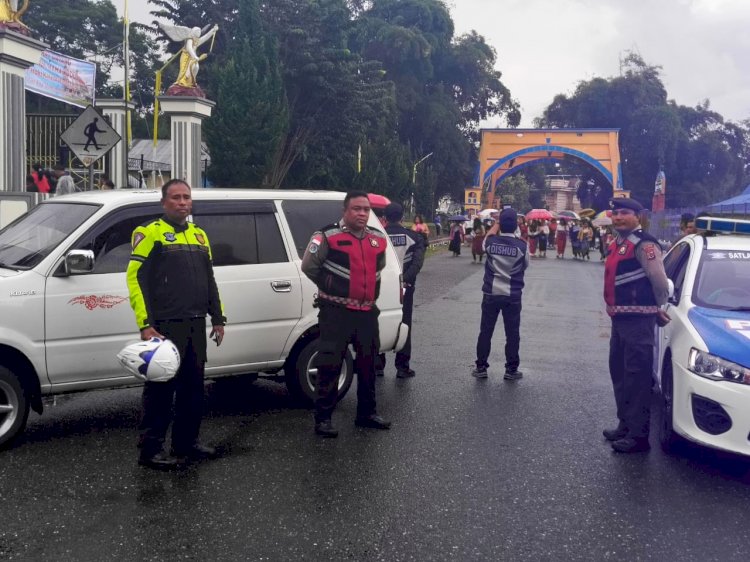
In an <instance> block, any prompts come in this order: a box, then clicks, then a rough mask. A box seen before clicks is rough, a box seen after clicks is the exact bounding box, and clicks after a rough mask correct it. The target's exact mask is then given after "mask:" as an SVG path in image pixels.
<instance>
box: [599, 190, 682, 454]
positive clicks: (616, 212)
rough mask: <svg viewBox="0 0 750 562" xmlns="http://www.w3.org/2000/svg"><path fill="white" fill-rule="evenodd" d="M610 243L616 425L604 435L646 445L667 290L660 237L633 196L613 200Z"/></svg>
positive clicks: (627, 447)
mask: <svg viewBox="0 0 750 562" xmlns="http://www.w3.org/2000/svg"><path fill="white" fill-rule="evenodd" d="M611 206H612V224H613V226H614V228H615V231H616V232H617V237H616V238H615V240H614V241H612V242H611V243H610V247H609V255H608V256H607V261H606V262H605V266H604V301H605V302H606V304H607V314H609V316H611V317H612V335H611V337H610V340H609V372H610V376H611V377H612V387H613V389H614V393H615V402H616V403H617V417H618V419H619V424H618V425H617V427H616V428H614V429H605V430H604V437H605V438H606V439H607V440H608V441H611V442H612V448H613V449H614V450H615V451H618V452H620V453H635V452H638V451H646V450H648V449H649V443H648V434H649V424H650V417H651V387H652V385H653V378H652V377H653V361H654V344H655V339H654V336H655V330H656V324H657V322H658V323H659V325H660V326H663V325H665V324H666V323H667V322H669V315H667V313H666V312H665V311H664V310H662V309H661V308H660V306H661V305H662V304H664V303H666V302H667V297H668V293H669V289H668V283H667V276H666V273H665V272H664V264H663V263H662V255H661V247H660V246H659V242H658V241H657V240H656V239H655V238H654V237H653V236H651V235H650V234H648V233H646V232H644V231H643V230H642V229H641V225H640V212H641V211H642V210H643V206H642V205H641V204H640V203H639V202H638V201H636V200H635V199H619V198H617V199H612V202H611Z"/></svg>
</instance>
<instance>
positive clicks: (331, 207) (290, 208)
mask: <svg viewBox="0 0 750 562" xmlns="http://www.w3.org/2000/svg"><path fill="white" fill-rule="evenodd" d="M343 204H344V203H343V201H320V200H317V201H301V200H296V199H289V200H286V201H284V202H283V203H282V204H281V208H282V210H283V211H284V216H285V217H286V221H287V222H288V223H289V228H290V229H291V231H292V238H293V239H294V246H295V248H297V253H298V254H299V257H300V258H302V256H304V255H305V249H306V248H307V244H308V242H310V237H311V236H312V235H313V232H315V231H316V230H320V229H321V228H323V227H324V226H327V225H329V224H333V223H335V222H338V221H340V220H341V216H342V215H343V214H344V209H343Z"/></svg>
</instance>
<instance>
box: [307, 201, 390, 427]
mask: <svg viewBox="0 0 750 562" xmlns="http://www.w3.org/2000/svg"><path fill="white" fill-rule="evenodd" d="M369 217H370V200H369V199H368V198H367V193H365V192H363V191H352V192H349V193H347V194H346V197H345V198H344V215H343V217H342V219H341V221H339V222H338V223H335V224H331V225H328V226H326V227H324V228H323V229H322V230H320V231H318V232H315V233H314V234H313V236H312V238H311V239H310V244H309V245H308V247H307V250H306V251H305V255H304V257H303V258H302V271H303V272H304V273H305V275H307V276H308V277H309V278H310V279H311V280H312V281H313V283H315V284H316V285H317V287H318V299H317V301H316V302H317V306H318V307H319V309H320V312H319V314H318V323H319V326H320V350H319V353H318V358H317V363H318V378H317V383H316V386H317V389H316V390H317V399H316V400H315V433H316V434H317V435H321V436H323V437H336V436H337V435H338V431H337V430H336V429H335V428H334V427H333V424H332V423H331V415H332V414H333V410H334V408H335V406H336V400H337V398H338V378H339V374H340V372H341V363H342V361H343V360H344V354H345V353H346V348H347V346H348V345H349V343H350V342H351V343H353V344H354V351H355V353H356V356H357V357H356V362H355V365H354V368H355V370H356V372H357V417H356V418H355V420H354V423H355V425H357V426H359V427H369V428H373V429H389V428H390V426H391V424H390V422H388V421H385V420H384V419H383V418H382V417H380V416H379V415H378V413H377V409H376V406H375V358H376V356H377V353H378V350H379V349H380V340H379V333H378V314H379V311H378V308H377V306H376V305H375V301H376V300H377V298H378V295H379V293H380V271H381V270H382V269H383V268H384V267H385V256H386V249H387V247H388V241H387V238H386V236H385V235H384V234H383V233H381V232H379V231H377V230H375V229H372V228H369V227H368V226H367V220H368V218H369Z"/></svg>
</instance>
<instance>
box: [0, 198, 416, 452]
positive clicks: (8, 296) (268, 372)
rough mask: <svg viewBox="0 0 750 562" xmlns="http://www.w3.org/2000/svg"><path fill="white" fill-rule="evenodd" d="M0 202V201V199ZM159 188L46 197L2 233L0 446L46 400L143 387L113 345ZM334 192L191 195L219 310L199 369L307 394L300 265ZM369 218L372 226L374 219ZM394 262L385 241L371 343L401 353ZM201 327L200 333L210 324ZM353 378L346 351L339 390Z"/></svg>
mask: <svg viewBox="0 0 750 562" xmlns="http://www.w3.org/2000/svg"><path fill="white" fill-rule="evenodd" d="M0 197H1V196H0ZM160 198H161V192H160V191H156V190H155V191H150V190H149V191H147V190H117V191H109V192H87V193H77V194H72V195H66V196H62V197H55V198H53V199H49V200H47V201H44V202H43V203H41V204H39V205H37V206H35V207H34V208H32V209H31V210H30V211H29V212H28V213H26V214H24V215H22V216H21V217H20V218H18V219H17V220H15V221H14V222H12V223H11V224H9V225H8V226H7V227H6V228H4V229H3V230H1V231H0V309H1V310H2V314H1V315H0V447H2V446H4V445H8V444H9V443H10V442H11V441H12V440H13V439H14V438H15V437H17V436H18V435H19V434H20V433H21V432H22V431H23V430H24V428H25V425H26V421H27V418H28V415H29V410H30V409H33V410H34V411H36V412H37V413H39V414H41V413H42V410H43V401H42V398H43V397H45V396H50V395H56V394H63V393H69V392H79V391H87V390H93V389H104V388H116V387H127V386H133V385H136V384H140V383H139V381H138V380H137V379H135V378H134V377H132V376H130V375H128V374H127V373H125V372H124V371H123V370H122V368H121V367H120V365H119V364H118V362H117V359H116V354H117V353H118V352H119V351H120V350H121V349H122V348H123V347H124V346H125V345H126V344H127V343H129V342H132V341H135V340H137V339H138V330H137V327H136V324H135V319H134V316H133V312H132V310H131V308H130V305H129V302H128V289H127V284H126V280H125V271H126V269H127V265H128V261H129V259H130V253H131V233H132V231H133V229H134V228H135V227H136V226H138V225H140V224H143V223H145V222H147V221H149V220H152V219H154V218H157V217H159V216H161V215H162V208H161V205H160V203H159V201H160ZM343 198H344V194H343V193H340V192H320V191H280V190H273V191H262V190H239V189H231V190H219V189H194V190H193V217H192V219H191V220H193V221H194V222H196V223H197V224H198V225H200V226H201V228H203V229H204V230H205V231H206V232H207V234H208V237H209V240H210V242H211V249H212V254H213V260H214V271H215V275H216V280H217V283H218V285H219V291H220V293H221V297H222V302H223V304H224V308H225V311H226V314H227V317H228V324H227V327H226V338H225V339H224V343H223V344H222V346H221V347H219V348H215V347H210V348H209V357H208V363H207V365H206V376H207V377H220V376H227V375H236V374H246V373H253V374H259V375H263V376H271V377H278V378H279V379H280V380H284V381H285V382H286V384H287V387H288V388H289V391H290V392H291V393H292V394H293V395H294V396H295V397H297V398H299V399H302V400H306V401H310V400H311V399H312V398H313V397H314V390H315V386H314V380H315V376H316V368H315V357H316V355H317V350H318V325H317V322H318V314H317V309H315V308H314V306H313V303H314V299H315V292H316V288H315V286H314V284H313V283H312V282H310V281H309V280H308V279H307V278H306V277H305V275H304V274H302V272H301V268H300V265H301V258H302V255H303V254H304V251H305V248H306V246H307V243H308V241H309V239H310V236H311V235H312V233H313V232H314V231H315V230H316V229H318V228H320V227H322V226H324V225H325V224H327V223H331V222H335V221H337V220H339V219H340V218H341V215H342V202H343ZM369 224H370V226H372V227H374V228H378V229H381V226H380V223H379V222H378V220H377V218H376V217H375V215H374V214H371V216H370V221H369ZM401 299H402V294H401V269H400V265H399V261H398V258H397V256H396V254H395V251H394V250H393V247H392V246H391V245H390V242H389V246H388V253H387V259H386V268H385V269H384V270H383V272H382V274H381V292H380V298H379V299H378V303H377V304H378V308H379V309H380V342H381V350H383V351H386V350H392V349H399V348H400V347H401V346H402V345H403V343H404V341H405V340H406V335H407V333H408V327H407V326H406V325H404V324H402V322H401ZM208 329H209V328H207V330H208ZM352 379H353V361H352V357H351V353H349V354H348V355H347V357H346V360H345V361H344V364H343V365H342V370H341V377H340V379H339V397H342V396H343V395H344V394H345V393H346V392H347V390H348V389H349V387H350V386H351V383H352Z"/></svg>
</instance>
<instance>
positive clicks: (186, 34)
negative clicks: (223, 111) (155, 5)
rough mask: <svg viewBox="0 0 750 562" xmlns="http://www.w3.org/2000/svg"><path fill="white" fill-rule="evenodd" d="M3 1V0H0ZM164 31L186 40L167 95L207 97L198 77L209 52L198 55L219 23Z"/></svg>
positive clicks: (163, 25)
mask: <svg viewBox="0 0 750 562" xmlns="http://www.w3.org/2000/svg"><path fill="white" fill-rule="evenodd" d="M0 1H2V0H0ZM159 26H160V27H161V28H162V31H164V33H166V34H167V37H169V38H170V39H171V40H172V41H184V42H185V44H184V45H183V47H182V49H181V50H180V72H179V74H178V75H177V80H176V81H175V82H174V84H172V85H171V86H170V87H169V88H168V89H167V95H198V96H200V97H205V94H204V93H203V90H201V89H200V86H198V82H197V81H196V77H197V76H198V70H199V68H200V65H199V64H198V63H199V62H201V61H203V60H205V59H206V57H207V56H208V54H206V53H203V54H202V55H198V47H200V46H201V45H203V43H205V42H206V41H208V40H209V39H212V38H213V37H214V36H215V35H216V32H217V31H218V30H219V26H218V25H214V26H213V27H210V28H209V26H206V27H204V28H203V29H201V28H200V27H192V28H190V27H183V26H180V25H166V24H163V23H160V24H159Z"/></svg>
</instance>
